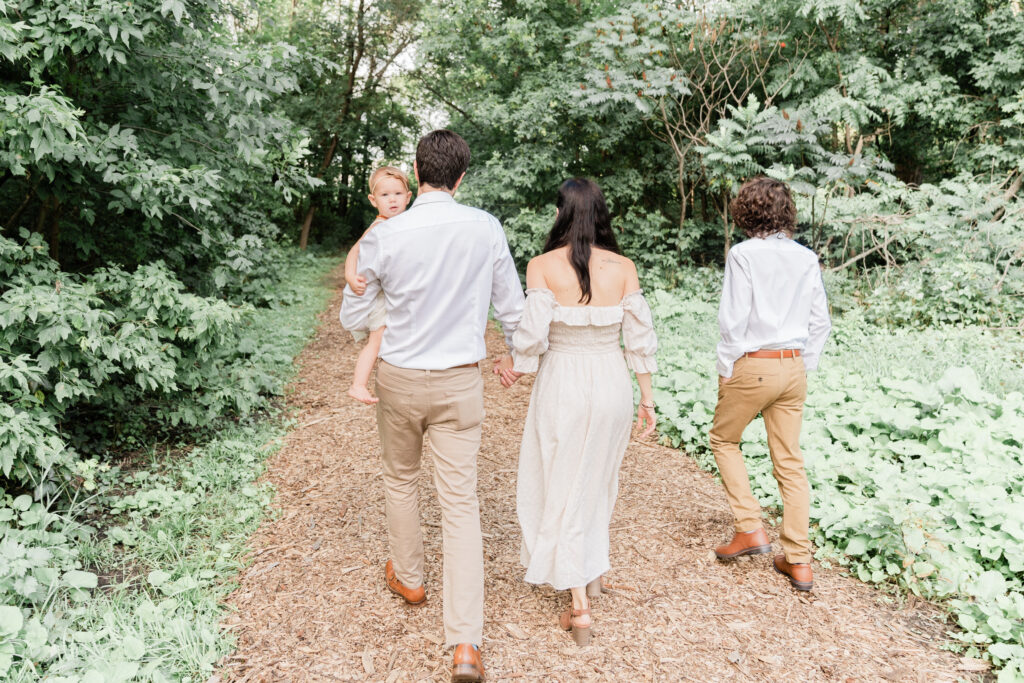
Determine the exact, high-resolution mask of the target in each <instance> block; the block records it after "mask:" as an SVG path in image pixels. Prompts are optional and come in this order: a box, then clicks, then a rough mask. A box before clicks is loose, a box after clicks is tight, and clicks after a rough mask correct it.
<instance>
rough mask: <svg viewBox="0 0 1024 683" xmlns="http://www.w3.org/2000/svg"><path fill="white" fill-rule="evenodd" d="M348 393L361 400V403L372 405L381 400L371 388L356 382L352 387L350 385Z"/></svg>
mask: <svg viewBox="0 0 1024 683" xmlns="http://www.w3.org/2000/svg"><path fill="white" fill-rule="evenodd" d="M348 395H349V396H351V397H352V398H354V399H355V400H357V401H359V402H360V403H365V404H366V405H368V406H372V405H373V404H374V403H376V402H377V401H379V400H380V399H379V398H377V397H375V396H374V395H373V394H371V393H370V390H369V389H367V388H366V387H363V386H358V385H356V384H353V385H352V386H351V387H349V389H348Z"/></svg>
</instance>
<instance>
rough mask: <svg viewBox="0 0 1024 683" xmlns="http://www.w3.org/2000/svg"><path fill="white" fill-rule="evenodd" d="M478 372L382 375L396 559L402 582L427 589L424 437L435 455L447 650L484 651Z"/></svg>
mask: <svg viewBox="0 0 1024 683" xmlns="http://www.w3.org/2000/svg"><path fill="white" fill-rule="evenodd" d="M483 386H484V385H483V378H482V377H481V376H480V370H479V368H455V369H451V370H406V369H404V368H398V367H395V366H394V365H390V364H388V363H385V362H383V361H381V363H380V365H379V366H378V368H377V396H378V398H380V402H378V403H377V427H378V429H379V431H380V443H381V451H382V453H381V459H382V460H383V464H384V493H385V500H386V509H387V521H388V535H389V539H390V544H391V559H392V561H393V563H394V568H395V574H396V575H397V576H398V579H399V580H400V581H401V582H402V583H403V584H405V585H406V586H409V587H411V588H415V587H417V586H420V585H422V584H423V535H422V532H421V530H420V508H419V474H420V457H421V456H422V454H423V435H424V433H426V434H427V436H428V438H429V440H430V447H431V450H432V451H433V454H434V487H435V488H436V489H437V499H438V502H439V503H440V505H441V533H442V541H443V546H444V581H443V596H444V632H445V640H446V641H447V642H446V644H447V645H449V646H450V645H455V644H458V643H474V644H477V645H479V644H481V638H482V635H483V622H484V557H483V540H482V538H481V536H480V507H479V504H478V502H477V497H476V457H477V451H479V449H480V434H481V427H480V425H481V423H482V422H483V419H484V392H483Z"/></svg>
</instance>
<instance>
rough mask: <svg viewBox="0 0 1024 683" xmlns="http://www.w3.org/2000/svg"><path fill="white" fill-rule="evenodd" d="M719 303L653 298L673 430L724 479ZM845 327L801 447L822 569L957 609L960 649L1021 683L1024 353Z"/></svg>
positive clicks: (660, 393) (1008, 342)
mask: <svg viewBox="0 0 1024 683" xmlns="http://www.w3.org/2000/svg"><path fill="white" fill-rule="evenodd" d="M709 294H710V293H708V292H707V291H706V290H705V291H704V293H703V294H702V295H701V294H698V295H697V296H693V295H691V294H687V293H684V292H683V291H680V292H676V293H668V292H663V291H659V292H656V293H655V294H654V295H653V296H652V297H651V299H652V302H653V309H654V313H655V319H656V324H657V327H658V329H659V337H660V345H659V346H660V352H659V355H660V358H659V361H660V363H659V365H660V367H661V372H660V373H659V374H658V375H656V376H655V393H656V400H657V402H658V405H659V408H660V409H661V411H662V413H663V419H664V420H665V422H663V423H662V425H661V427H660V431H661V433H662V434H663V436H664V437H665V438H666V439H668V440H669V441H670V442H671V443H672V444H673V445H674V446H678V447H684V448H686V449H687V450H688V451H689V452H691V453H692V454H694V456H695V457H696V458H697V461H698V462H699V463H700V464H701V465H702V466H703V467H705V468H708V469H713V468H714V459H713V457H712V455H711V453H710V449H709V447H708V445H707V436H706V435H707V431H708V429H709V428H710V426H711V421H712V417H713V414H714V407H715V401H716V399H715V387H714V376H715V372H714V355H713V352H712V349H713V348H714V345H715V342H716V341H717V340H716V338H715V329H716V327H715V319H716V306H715V297H714V296H713V295H711V296H709ZM835 327H836V329H835V334H834V335H833V338H832V340H831V341H830V343H829V345H828V346H827V347H826V350H825V354H824V358H823V360H822V366H821V370H820V371H819V372H817V373H815V374H813V375H812V376H811V378H810V380H811V381H810V390H809V393H808V399H807V408H806V410H805V414H804V431H803V434H802V437H801V442H802V447H803V450H804V457H805V461H806V466H807V472H808V478H809V480H810V483H811V489H812V496H811V498H812V508H811V519H812V523H813V525H814V526H813V529H812V533H813V537H814V541H815V543H816V544H817V546H818V548H819V551H818V557H819V559H822V560H826V559H830V560H834V561H837V562H839V563H840V564H843V565H846V566H848V567H850V570H851V571H852V572H853V573H854V574H856V575H857V576H858V577H860V578H861V579H862V580H864V581H869V582H873V583H887V584H894V585H898V586H899V587H901V588H903V589H905V590H909V591H912V592H914V593H915V594H917V595H921V596H924V597H927V598H942V599H946V600H949V602H948V604H949V607H950V609H951V610H952V611H953V613H954V615H955V616H956V618H957V621H958V624H959V625H960V627H961V628H962V629H963V631H962V632H960V633H958V634H956V637H957V638H958V639H960V640H961V641H963V642H964V643H965V647H967V648H968V651H969V652H970V653H972V654H977V653H978V652H979V651H981V650H985V651H986V652H987V656H988V657H990V658H991V659H992V660H993V661H994V662H995V663H996V664H998V665H1000V666H1002V667H1005V668H1004V674H1003V675H1004V676H1005V677H1006V678H1007V680H1012V676H1013V675H1014V674H1013V672H1017V673H1018V674H1019V673H1020V672H1021V670H1022V668H1024V659H1022V658H1021V655H1022V654H1024V652H1022V651H1021V650H1020V646H1021V642H1022V641H1021V638H1022V637H1024V630H1022V626H1021V624H1022V621H1021V616H1022V613H1021V607H1022V606H1024V553H1022V551H1021V546H1020V544H1019V543H1018V542H1017V540H1016V539H1019V538H1020V537H1021V535H1022V534H1024V529H1020V528H1018V527H1019V526H1020V523H1021V520H1022V519H1024V510H1021V509H1020V500H1021V498H1022V495H1024V441H1022V440H1021V434H1024V394H1022V393H1021V390H1022V389H1024V343H1022V342H1021V340H1020V338H1019V337H1017V336H1009V337H997V336H993V335H992V333H988V332H981V331H976V330H975V331H969V330H958V329H948V328H933V329H931V330H929V331H928V332H927V333H918V332H912V331H906V332H902V333H901V334H898V335H893V334H880V333H878V332H877V331H874V330H872V329H871V328H870V327H869V326H868V325H867V324H865V323H864V322H863V321H862V318H861V317H859V316H858V315H856V314H855V315H853V316H851V317H849V318H841V319H838V320H836V321H835ZM701 350H703V351H701ZM1007 358H1010V359H1012V360H1011V363H1010V365H1009V367H1008V366H1007V362H1006V361H1007ZM958 364H959V365H958ZM972 365H973V366H976V367H972ZM745 437H746V440H745V442H744V443H743V445H742V449H743V452H744V455H745V456H746V463H747V467H748V470H749V471H750V474H751V483H752V486H753V489H754V492H755V495H757V496H758V497H759V498H760V500H761V502H762V503H763V504H766V505H770V506H778V505H780V504H781V501H780V499H779V497H778V488H777V486H776V483H775V480H774V478H773V477H772V474H771V462H770V458H769V457H768V451H767V445H766V441H765V432H764V424H763V422H761V421H760V419H758V420H757V421H755V422H754V423H753V424H752V425H751V426H750V427H749V428H748V430H747V432H746V434H745ZM986 648H987V649H986Z"/></svg>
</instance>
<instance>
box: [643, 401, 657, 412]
mask: <svg viewBox="0 0 1024 683" xmlns="http://www.w3.org/2000/svg"><path fill="white" fill-rule="evenodd" d="M640 407H641V408H647V410H654V401H651V402H650V403H644V402H643V401H640Z"/></svg>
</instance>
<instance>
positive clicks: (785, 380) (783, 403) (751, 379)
mask: <svg viewBox="0 0 1024 683" xmlns="http://www.w3.org/2000/svg"><path fill="white" fill-rule="evenodd" d="M806 398H807V375H806V373H805V371H804V362H803V359H802V358H799V357H797V358H747V357H743V358H740V359H739V360H738V361H736V365H735V367H734V369H733V376H732V377H731V378H730V379H729V380H728V381H727V382H726V381H721V380H719V385H718V405H717V406H715V421H714V425H713V426H712V427H711V435H710V436H711V451H712V452H713V453H714V454H715V460H716V461H717V462H718V471H719V472H720V473H721V475H722V484H723V486H724V487H725V495H726V498H728V500H729V505H730V507H732V514H733V516H734V517H735V519H736V530H737V531H753V530H754V529H757V528H758V527H760V526H761V506H760V505H759V504H758V502H757V499H756V498H754V494H753V493H751V490H750V478H749V476H748V475H747V468H746V466H745V465H744V464H743V453H742V452H741V451H740V437H741V436H742V435H743V430H744V429H745V428H746V427H747V425H748V424H750V422H751V421H752V420H753V419H754V418H755V417H757V414H758V413H761V415H762V416H763V417H764V426H765V429H766V430H767V431H768V450H769V452H770V453H771V457H772V464H773V465H774V468H773V471H772V473H773V474H774V475H775V481H777V482H778V483H779V492H780V493H781V494H782V529H781V530H780V532H779V540H780V541H781V542H782V550H783V551H784V552H785V554H786V559H787V560H788V561H789V562H810V561H811V542H810V539H809V538H808V524H809V512H810V491H809V487H808V485H807V475H806V473H805V472H804V459H803V455H802V454H801V453H800V424H801V422H802V420H803V411H804V400H805V399H806Z"/></svg>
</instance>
